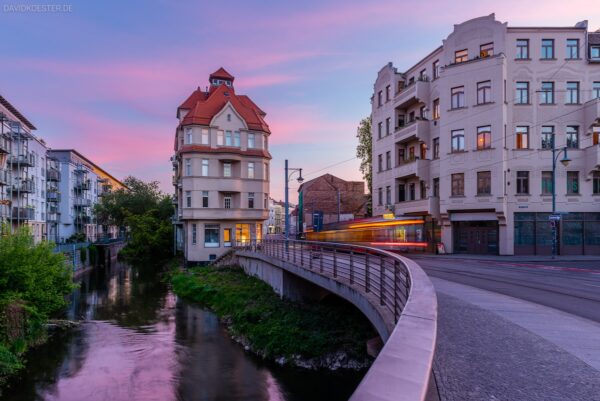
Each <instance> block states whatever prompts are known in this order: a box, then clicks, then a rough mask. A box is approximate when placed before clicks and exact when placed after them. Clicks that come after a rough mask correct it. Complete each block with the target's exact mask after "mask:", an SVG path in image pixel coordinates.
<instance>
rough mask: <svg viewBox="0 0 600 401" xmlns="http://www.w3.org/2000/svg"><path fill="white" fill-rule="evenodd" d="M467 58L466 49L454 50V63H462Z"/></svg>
mask: <svg viewBox="0 0 600 401" xmlns="http://www.w3.org/2000/svg"><path fill="white" fill-rule="evenodd" d="M467 60H469V52H468V51H467V49H464V50H457V51H456V52H454V62H455V63H464V62H465V61H467Z"/></svg>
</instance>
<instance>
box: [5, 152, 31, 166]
mask: <svg viewBox="0 0 600 401" xmlns="http://www.w3.org/2000/svg"><path fill="white" fill-rule="evenodd" d="M8 163H9V164H12V165H17V166H23V167H34V166H35V156H34V155H33V153H31V152H26V153H22V154H16V155H9V156H8Z"/></svg>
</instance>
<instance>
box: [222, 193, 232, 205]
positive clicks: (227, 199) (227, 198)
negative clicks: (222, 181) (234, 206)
mask: <svg viewBox="0 0 600 401" xmlns="http://www.w3.org/2000/svg"><path fill="white" fill-rule="evenodd" d="M223 207H224V208H225V209H231V194H225V195H224V196H223Z"/></svg>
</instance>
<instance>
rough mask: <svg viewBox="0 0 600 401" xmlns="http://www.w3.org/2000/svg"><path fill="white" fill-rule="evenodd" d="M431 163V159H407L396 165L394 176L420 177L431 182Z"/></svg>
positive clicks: (404, 177)
mask: <svg viewBox="0 0 600 401" xmlns="http://www.w3.org/2000/svg"><path fill="white" fill-rule="evenodd" d="M429 164H430V160H426V159H425V160H421V159H418V158H415V159H414V160H406V161H403V162H402V163H400V164H399V165H398V166H396V167H394V178H399V179H408V178H411V177H419V179H420V180H423V181H426V182H429Z"/></svg>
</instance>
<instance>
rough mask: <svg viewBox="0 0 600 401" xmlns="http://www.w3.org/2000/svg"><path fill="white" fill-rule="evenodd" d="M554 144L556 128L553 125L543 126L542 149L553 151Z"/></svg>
mask: <svg viewBox="0 0 600 401" xmlns="http://www.w3.org/2000/svg"><path fill="white" fill-rule="evenodd" d="M553 144H554V127H553V126H551V125H544V126H542V149H546V150H548V149H552V147H553Z"/></svg>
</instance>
